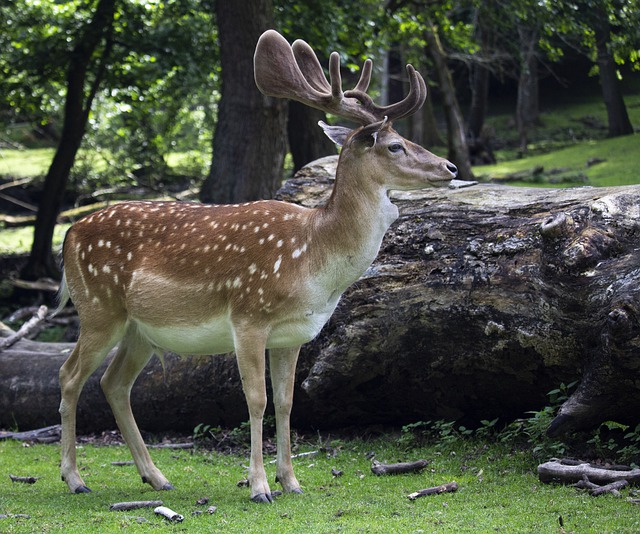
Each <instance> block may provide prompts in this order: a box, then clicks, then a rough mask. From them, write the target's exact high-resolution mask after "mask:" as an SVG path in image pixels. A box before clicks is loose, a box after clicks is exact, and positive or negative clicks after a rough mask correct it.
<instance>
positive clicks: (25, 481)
mask: <svg viewBox="0 0 640 534" xmlns="http://www.w3.org/2000/svg"><path fill="white" fill-rule="evenodd" d="M9 478H10V479H11V481H12V482H22V483H23V484H35V483H36V482H37V481H38V477H17V476H15V475H9Z"/></svg>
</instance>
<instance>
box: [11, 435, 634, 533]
mask: <svg viewBox="0 0 640 534" xmlns="http://www.w3.org/2000/svg"><path fill="white" fill-rule="evenodd" d="M332 445H333V447H331V448H329V450H330V451H332V453H331V454H328V453H327V452H326V450H323V451H322V452H319V453H318V454H317V455H316V456H314V457H308V456H307V457H304V458H300V459H296V460H294V465H295V467H296V474H297V476H298V479H299V480H300V482H301V484H302V487H303V489H304V491H305V494H304V495H283V496H281V497H278V498H276V501H275V503H274V504H273V505H270V506H269V505H257V504H254V503H252V502H250V501H249V490H248V488H246V487H238V486H237V485H236V483H237V482H238V481H239V480H241V479H243V478H244V477H245V475H246V471H245V469H244V466H245V465H246V464H247V463H248V459H247V458H246V457H245V456H242V455H240V456H237V455H226V454H221V453H217V452H209V451H204V450H196V451H189V450H177V451H176V450H166V449H162V450H152V456H153V457H154V460H155V461H156V464H157V465H158V466H159V467H160V469H162V470H163V472H164V473H165V475H167V477H168V478H169V480H170V481H171V482H172V483H173V484H174V485H175V486H176V488H177V489H176V490H174V491H170V492H155V491H153V490H152V489H151V488H150V486H148V485H143V484H142V483H141V482H140V479H139V477H138V475H137V472H136V470H135V467H133V466H114V465H112V463H111V462H115V461H126V460H129V459H130V455H129V451H128V449H127V448H126V447H124V446H108V447H95V446H90V445H85V446H81V447H79V449H78V460H79V466H80V468H81V472H82V474H83V476H84V477H85V482H87V484H88V485H89V486H90V487H91V488H92V489H93V493H91V494H82V495H73V494H70V493H68V491H67V487H66V485H65V484H64V483H63V482H61V481H60V478H59V472H58V464H59V453H60V447H59V445H57V444H53V445H32V446H29V447H27V446H25V445H23V444H22V443H19V442H15V441H4V442H0V474H1V476H0V517H1V514H6V515H8V517H6V518H0V532H3V533H5V532H6V533H9V532H25V533H27V532H29V533H32V532H39V533H42V532H65V533H76V532H77V533H86V532H90V531H96V532H118V531H121V530H126V531H127V532H150V531H156V532H158V531H160V530H158V529H162V531H173V532H229V533H232V532H242V533H246V532H292V533H294V532H295V533H339V532H349V533H351V532H354V533H355V532H367V533H368V532H371V533H375V532H380V533H389V532H407V533H417V532H509V533H512V532H531V533H534V532H535V533H538V532H579V533H590V532H593V533H604V532H611V533H613V532H629V533H631V532H638V531H640V515H639V514H638V508H637V507H636V506H635V505H633V504H631V503H629V502H628V501H627V499H626V498H615V497H613V496H602V497H590V496H588V495H587V494H585V493H582V492H579V491H578V490H576V489H574V488H571V487H565V486H557V485H545V484H541V483H540V482H539V481H538V479H537V475H536V466H537V464H538V461H537V460H535V459H534V458H533V456H532V455H531V453H530V452H529V451H522V450H521V451H519V452H514V451H513V450H512V449H511V448H509V447H508V446H506V445H505V444H495V443H494V444H487V443H486V442H483V441H479V440H472V439H464V440H462V439H461V440H459V441H457V442H455V443H448V444H447V445H446V446H441V445H440V446H439V445H437V444H434V445H431V446H427V447H419V448H403V447H400V446H399V445H398V443H397V441H396V440H395V439H394V437H392V436H388V437H387V438H385V439H375V440H370V441H367V440H353V441H341V442H339V443H338V444H336V443H335V442H334V443H333V444H332ZM317 449H318V447H316V446H314V444H306V445H304V446H301V447H300V450H299V451H297V452H301V451H310V450H317ZM370 452H373V453H375V455H376V459H378V460H379V461H381V462H386V463H392V462H397V461H410V460H417V459H420V458H424V459H427V460H429V461H430V464H429V466H428V467H427V468H426V469H425V470H424V471H423V472H422V473H420V474H407V475H396V476H383V477H378V476H375V475H373V474H372V473H371V471H370V467H371V461H370V460H369V459H368V454H369V453H370ZM268 459H269V458H268V457H267V458H266V460H267V461H268ZM332 469H335V470H338V471H342V472H343V475H342V476H339V477H336V476H334V475H333V474H332ZM267 473H268V476H269V477H270V478H271V479H272V478H273V476H274V473H275V466H274V465H268V467H267ZM9 474H12V475H16V476H35V477H39V478H38V481H37V482H36V483H35V484H32V485H28V484H22V483H14V482H12V481H11V480H10V479H9ZM453 480H455V481H457V482H458V484H459V490H458V491H457V492H456V493H448V494H441V495H436V496H428V497H422V498H419V499H416V500H415V501H411V500H409V499H408V498H407V495H408V494H410V493H412V492H414V491H417V490H420V489H424V488H427V487H431V486H436V485H440V484H444V483H447V482H451V481H453ZM274 486H275V485H274ZM272 489H277V488H275V487H272ZM628 495H629V492H628V491H627V490H623V497H627V496H628ZM203 497H208V499H209V503H208V504H206V505H199V504H196V501H197V500H198V499H200V498H203ZM136 500H162V501H163V502H164V505H165V506H168V507H169V508H171V509H172V510H174V511H176V512H177V513H179V514H182V515H183V516H184V522H182V523H174V524H171V523H169V522H168V521H167V520H166V519H164V518H162V517H160V516H156V515H155V514H154V513H153V509H139V510H134V511H129V512H112V511H110V510H109V506H110V505H111V504H113V503H116V502H123V501H136ZM211 505H213V506H216V507H217V510H216V512H215V513H214V514H209V513H207V511H206V510H207V508H208V506H211ZM198 512H201V513H200V514H197V513H198ZM11 514H13V515H16V514H27V515H28V516H29V518H23V517H12V516H11ZM196 514H197V515H196ZM559 518H562V522H563V524H564V530H562V529H561V527H560V523H559V521H560V519H559Z"/></svg>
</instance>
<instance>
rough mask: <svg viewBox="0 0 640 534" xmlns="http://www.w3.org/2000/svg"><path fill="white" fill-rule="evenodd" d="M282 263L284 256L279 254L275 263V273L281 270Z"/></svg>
mask: <svg viewBox="0 0 640 534" xmlns="http://www.w3.org/2000/svg"><path fill="white" fill-rule="evenodd" d="M281 263H282V256H278V259H277V260H276V262H275V263H274V264H273V273H274V274H275V273H277V272H278V271H279V270H280V264H281Z"/></svg>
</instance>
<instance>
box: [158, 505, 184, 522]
mask: <svg viewBox="0 0 640 534" xmlns="http://www.w3.org/2000/svg"><path fill="white" fill-rule="evenodd" d="M154 512H155V513H156V514H158V515H162V516H164V517H166V518H167V519H168V520H169V521H174V522H176V523H181V522H182V521H183V520H184V516H183V515H180V514H179V513H177V512H174V511H173V510H171V508H167V507H166V506H158V507H157V508H156V509H155V510H154Z"/></svg>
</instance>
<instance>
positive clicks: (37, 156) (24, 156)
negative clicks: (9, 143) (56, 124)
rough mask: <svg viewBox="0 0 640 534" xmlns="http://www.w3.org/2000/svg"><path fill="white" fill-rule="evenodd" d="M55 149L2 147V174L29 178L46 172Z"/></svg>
mask: <svg viewBox="0 0 640 534" xmlns="http://www.w3.org/2000/svg"><path fill="white" fill-rule="evenodd" d="M54 153H55V150H54V149H53V148H31V149H26V150H15V149H3V148H0V176H7V177H13V178H28V177H32V176H43V175H44V174H46V172H47V169H48V167H49V165H50V164H51V161H52V160H53V155H54Z"/></svg>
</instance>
